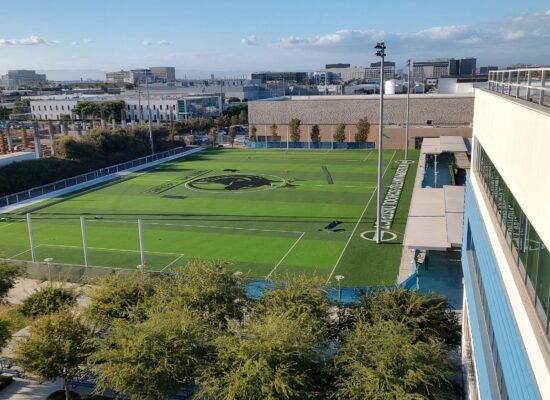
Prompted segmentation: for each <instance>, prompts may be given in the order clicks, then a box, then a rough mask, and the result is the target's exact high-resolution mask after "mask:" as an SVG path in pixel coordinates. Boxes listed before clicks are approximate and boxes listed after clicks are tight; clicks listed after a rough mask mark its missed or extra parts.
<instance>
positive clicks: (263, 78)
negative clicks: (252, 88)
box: [251, 71, 309, 83]
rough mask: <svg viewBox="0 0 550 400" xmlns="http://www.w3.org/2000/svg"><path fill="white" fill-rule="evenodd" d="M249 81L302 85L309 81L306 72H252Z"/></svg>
mask: <svg viewBox="0 0 550 400" xmlns="http://www.w3.org/2000/svg"><path fill="white" fill-rule="evenodd" d="M251 79H259V80H260V82H261V83H266V82H282V81H285V82H297V83H302V82H304V81H307V80H309V74H308V73H307V72H270V71H268V72H254V73H252V74H251Z"/></svg>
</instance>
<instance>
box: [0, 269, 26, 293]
mask: <svg viewBox="0 0 550 400" xmlns="http://www.w3.org/2000/svg"><path fill="white" fill-rule="evenodd" d="M20 275H21V268H19V267H17V266H15V265H11V264H8V263H6V262H4V261H0V303H5V302H6V296H7V295H8V292H9V291H10V289H11V288H12V287H13V285H14V284H15V281H16V279H17V278H18V277H19V276H20Z"/></svg>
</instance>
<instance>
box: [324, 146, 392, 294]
mask: <svg viewBox="0 0 550 400" xmlns="http://www.w3.org/2000/svg"><path fill="white" fill-rule="evenodd" d="M395 153H396V152H395V151H394V152H393V155H392V156H391V158H390V161H389V162H388V165H387V166H386V169H385V170H384V173H383V174H382V180H383V179H384V176H385V175H386V172H388V168H389V167H390V165H391V162H392V161H393V157H395ZM377 190H378V188H376V189H374V191H373V192H372V194H371V196H370V199H369V201H368V202H367V205H366V206H365V208H364V209H363V212H362V213H361V215H360V216H359V219H358V220H357V223H356V224H355V227H354V228H353V231H351V235H349V238H348V241H347V242H346V245H345V246H344V249H343V250H342V252H341V253H340V257H338V260H336V264H334V268H332V271H330V275H329V276H328V279H327V283H329V282H330V280H331V278H332V275H333V274H334V271H336V267H338V264H340V260H342V257H343V256H344V253H345V252H346V250H347V248H348V246H349V244H350V242H351V239H353V236H354V235H355V231H356V230H357V228H358V227H359V224H360V223H361V221H362V220H363V217H364V216H365V213H366V212H367V209H368V208H369V205H370V203H371V201H372V199H373V198H374V194H375V193H376V191H377Z"/></svg>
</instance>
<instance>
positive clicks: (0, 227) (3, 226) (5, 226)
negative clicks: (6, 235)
mask: <svg viewBox="0 0 550 400" xmlns="http://www.w3.org/2000/svg"><path fill="white" fill-rule="evenodd" d="M13 224H15V222H10V223H9V224H6V225H2V226H0V229H2V228H7V227H8V226H10V225H13Z"/></svg>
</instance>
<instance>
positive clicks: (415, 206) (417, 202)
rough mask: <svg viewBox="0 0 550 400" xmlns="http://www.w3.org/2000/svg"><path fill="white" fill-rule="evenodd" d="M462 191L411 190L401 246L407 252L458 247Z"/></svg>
mask: <svg viewBox="0 0 550 400" xmlns="http://www.w3.org/2000/svg"><path fill="white" fill-rule="evenodd" d="M424 140H426V139H424ZM464 189H465V188H464V186H443V188H436V189H434V188H418V187H417V188H415V189H414V191H413V195H412V199H411V206H410V210H409V217H408V219H407V227H406V229H405V239H404V242H403V245H404V246H405V247H407V248H410V249H424V250H446V249H448V248H451V247H460V246H461V245H462V223H463V219H464Z"/></svg>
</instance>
